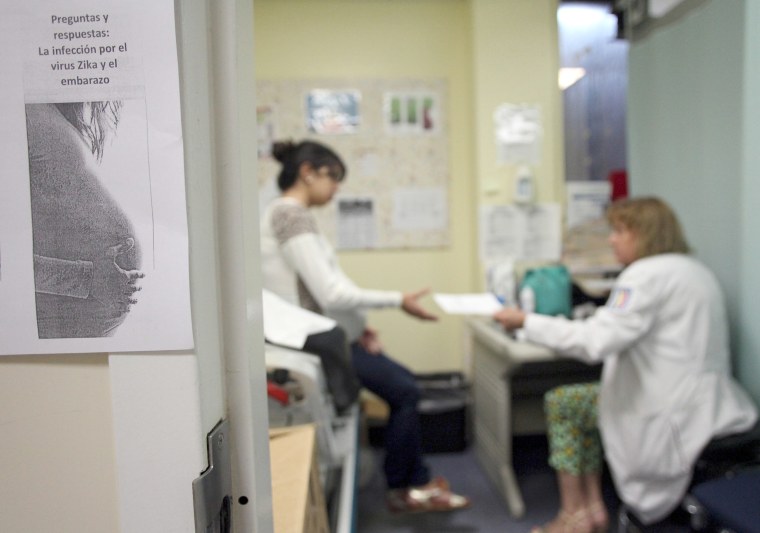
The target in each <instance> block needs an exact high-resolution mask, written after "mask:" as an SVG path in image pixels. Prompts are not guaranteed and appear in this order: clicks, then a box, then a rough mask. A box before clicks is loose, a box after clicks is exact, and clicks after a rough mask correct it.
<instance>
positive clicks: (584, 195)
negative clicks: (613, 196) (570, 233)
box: [566, 181, 610, 228]
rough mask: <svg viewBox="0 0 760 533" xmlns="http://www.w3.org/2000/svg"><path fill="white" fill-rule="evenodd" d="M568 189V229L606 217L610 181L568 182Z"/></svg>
mask: <svg viewBox="0 0 760 533" xmlns="http://www.w3.org/2000/svg"><path fill="white" fill-rule="evenodd" d="M566 187H567V227H568V228H573V227H575V226H578V225H579V224H583V223H584V222H588V221H590V220H597V219H600V218H602V217H603V216H604V210H605V209H606V208H607V205H609V203H610V183H609V182H608V181H568V182H567V183H566Z"/></svg>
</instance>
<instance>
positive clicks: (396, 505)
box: [386, 477, 470, 513]
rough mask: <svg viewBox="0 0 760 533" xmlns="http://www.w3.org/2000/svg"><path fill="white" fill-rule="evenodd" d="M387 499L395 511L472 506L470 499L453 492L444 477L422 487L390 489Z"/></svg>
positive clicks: (434, 510)
mask: <svg viewBox="0 0 760 533" xmlns="http://www.w3.org/2000/svg"><path fill="white" fill-rule="evenodd" d="M386 501H387V504H388V509H389V510H390V511H391V512H393V513H427V512H448V511H458V510H460V509H465V508H467V507H469V506H470V499H469V498H467V497H466V496H462V495H460V494H455V493H453V492H451V490H450V489H449V482H448V481H446V479H444V478H442V477H436V478H434V479H432V480H430V482H428V483H427V484H426V485H423V486H421V487H409V488H406V489H394V490H390V491H388V496H387V500H386Z"/></svg>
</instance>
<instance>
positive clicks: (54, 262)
mask: <svg viewBox="0 0 760 533" xmlns="http://www.w3.org/2000/svg"><path fill="white" fill-rule="evenodd" d="M92 270H93V267H92V261H79V260H75V261H70V260H68V259H57V258H55V257H45V256H42V255H37V254H34V290H35V291H36V292H41V293H44V294H54V295H56V296H69V297H71V298H87V297H89V296H90V289H91V287H92Z"/></svg>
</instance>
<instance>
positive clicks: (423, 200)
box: [393, 187, 448, 231]
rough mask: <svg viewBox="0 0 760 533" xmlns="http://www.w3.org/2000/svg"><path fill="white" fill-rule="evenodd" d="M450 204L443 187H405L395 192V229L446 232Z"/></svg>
mask: <svg viewBox="0 0 760 533" xmlns="http://www.w3.org/2000/svg"><path fill="white" fill-rule="evenodd" d="M447 206H448V202H447V201H446V190H445V189H444V188H443V187H403V188H397V189H395V190H394V191H393V228H394V229H398V230H403V231H424V230H444V229H446V226H447V224H448V209H447Z"/></svg>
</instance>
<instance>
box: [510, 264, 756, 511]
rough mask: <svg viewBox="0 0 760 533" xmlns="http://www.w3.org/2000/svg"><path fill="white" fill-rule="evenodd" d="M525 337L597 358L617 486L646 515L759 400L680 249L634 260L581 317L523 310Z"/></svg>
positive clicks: (712, 282)
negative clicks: (737, 373) (738, 371)
mask: <svg viewBox="0 0 760 533" xmlns="http://www.w3.org/2000/svg"><path fill="white" fill-rule="evenodd" d="M524 329H525V332H526V338H527V339H528V340H530V341H533V342H538V343H541V344H544V345H547V346H549V347H552V348H554V349H556V350H558V351H560V352H561V353H563V354H565V355H567V356H570V357H574V358H577V359H580V360H583V361H586V362H598V361H604V370H603V372H602V380H601V388H600V398H599V429H600V432H601V435H602V441H603V443H604V450H605V457H606V459H607V462H608V464H609V466H610V470H611V472H612V477H613V479H614V482H615V487H616V488H617V491H618V494H619V495H620V497H621V499H622V500H623V501H624V502H625V503H626V504H628V505H629V506H630V507H631V508H632V509H633V510H634V512H635V513H636V514H637V516H639V518H640V519H641V520H642V521H643V522H645V523H652V522H654V521H657V520H659V519H661V518H663V517H665V516H667V515H668V514H669V513H670V512H671V511H672V510H673V509H675V507H676V506H677V505H678V503H679V502H680V501H681V499H682V498H683V496H684V493H685V491H686V489H687V486H688V484H689V481H690V479H691V472H692V467H693V465H694V462H695V461H696V458H697V457H698V455H699V453H700V452H701V450H702V449H703V448H704V446H705V445H706V444H707V443H708V442H709V441H710V440H711V439H712V438H713V437H717V436H722V435H727V434H731V433H735V432H740V431H743V430H745V429H748V428H750V427H751V426H752V425H753V424H754V423H755V421H756V419H757V409H756V407H755V405H754V404H753V403H752V401H751V400H750V399H749V397H748V396H747V394H746V393H745V392H744V391H743V390H742V389H741V388H740V387H739V386H738V384H737V383H736V382H735V381H734V380H733V379H732V378H731V377H730V373H731V369H730V354H729V350H728V329H727V321H726V312H725V307H724V302H723V295H722V292H721V290H720V287H719V285H718V283H717V281H716V279H715V277H714V276H713V274H712V273H711V272H710V271H709V270H708V269H707V268H705V267H704V266H703V265H702V264H701V263H699V262H698V261H696V260H695V259H693V258H691V257H689V256H687V255H683V254H662V255H656V256H652V257H647V258H644V259H640V260H638V261H635V262H634V263H632V264H631V265H629V266H628V267H627V268H626V269H625V270H624V271H623V272H622V273H621V275H620V276H619V278H618V280H617V282H616V284H615V287H614V289H613V292H612V294H611V296H610V299H609V301H608V302H607V305H606V306H605V307H603V308H600V309H599V310H598V311H597V312H596V313H595V314H594V315H593V316H592V317H590V318H589V319H587V320H583V321H571V320H566V319H564V318H559V317H547V316H541V315H536V314H529V315H528V316H527V318H526V321H525V328H524Z"/></svg>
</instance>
